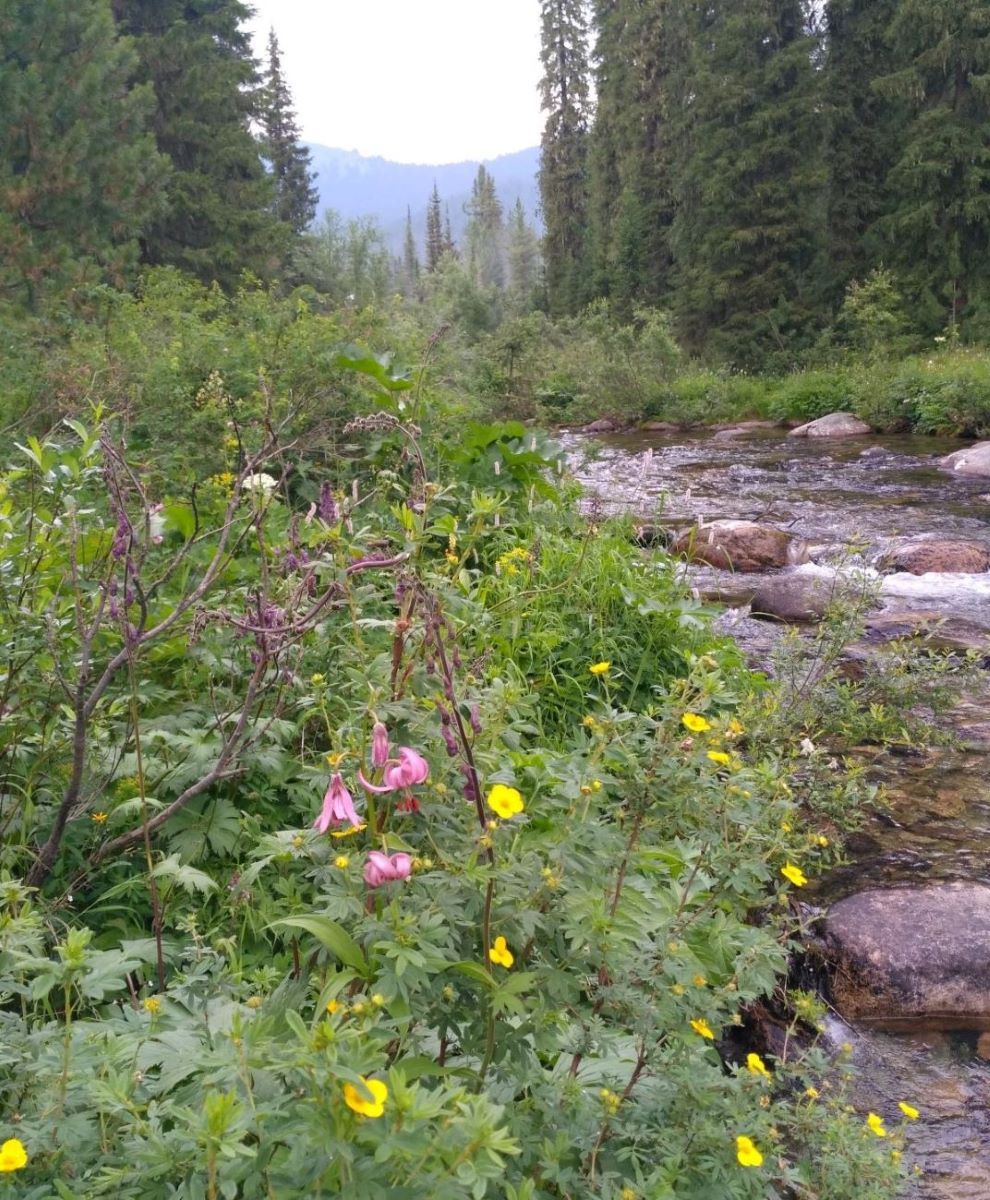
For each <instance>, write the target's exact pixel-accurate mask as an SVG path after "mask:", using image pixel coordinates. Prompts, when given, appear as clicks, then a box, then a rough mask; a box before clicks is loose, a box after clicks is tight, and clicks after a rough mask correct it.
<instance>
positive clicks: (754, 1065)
mask: <svg viewBox="0 0 990 1200" xmlns="http://www.w3.org/2000/svg"><path fill="white" fill-rule="evenodd" d="M746 1070H747V1071H749V1073H750V1075H762V1076H763V1078H764V1079H769V1078H770V1072H769V1071H768V1070H767V1065H766V1063H765V1062H764V1061H763V1059H762V1058H760V1056H759V1055H758V1054H747V1055H746Z"/></svg>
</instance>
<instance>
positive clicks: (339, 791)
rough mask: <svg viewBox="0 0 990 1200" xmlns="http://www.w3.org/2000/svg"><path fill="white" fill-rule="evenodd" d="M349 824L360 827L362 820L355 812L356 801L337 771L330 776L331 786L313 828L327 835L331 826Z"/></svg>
mask: <svg viewBox="0 0 990 1200" xmlns="http://www.w3.org/2000/svg"><path fill="white" fill-rule="evenodd" d="M348 822H349V823H350V824H351V825H360V824H361V818H360V817H359V816H358V815H357V813H356V812H355V810H354V801H353V799H352V798H351V793H350V792H349V791H348V790H347V788H346V786H345V785H344V780H343V777H342V776H341V774H340V772H339V771H335V772H334V773H333V775H331V776H330V784H329V786H328V787H327V793H326V795H325V796H324V797H323V808H322V809H321V810H320V815H319V816H318V817H317V818H316V820H315V821H314V822H313V826H314V828H316V829H318V830H319V831H320V833H326V831H327V830H328V829H329V828H330V826H331V825H343V824H345V823H348Z"/></svg>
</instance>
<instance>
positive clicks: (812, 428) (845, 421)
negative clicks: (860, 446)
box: [787, 412, 873, 438]
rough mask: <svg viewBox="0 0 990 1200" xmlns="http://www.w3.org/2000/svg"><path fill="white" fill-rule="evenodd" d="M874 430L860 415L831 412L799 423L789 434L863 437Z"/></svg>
mask: <svg viewBox="0 0 990 1200" xmlns="http://www.w3.org/2000/svg"><path fill="white" fill-rule="evenodd" d="M872 432H873V430H872V429H871V428H870V427H869V425H867V423H866V422H865V421H861V420H860V419H859V417H857V416H854V414H853V413H847V412H838V413H829V414H828V416H827V417H819V418H818V420H817V421H809V422H808V423H807V424H806V425H799V426H798V427H797V429H792V430H791V432H790V433H789V434H788V435H787V436H788V437H809V438H834V437H862V436H863V435H864V434H866V433H872Z"/></svg>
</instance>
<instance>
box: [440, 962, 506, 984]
mask: <svg viewBox="0 0 990 1200" xmlns="http://www.w3.org/2000/svg"><path fill="white" fill-rule="evenodd" d="M450 970H451V971H459V972H460V973H461V974H462V975H466V976H467V977H468V979H473V980H474V981H475V983H483V984H484V985H485V987H487V988H494V987H496V983H495V980H494V978H493V977H492V976H491V975H490V974H489V973H488V972H487V971H486V970H485V968H484V967H483V966H481V964H480V963H476V962H470V961H465V962H455V963H451V964H450Z"/></svg>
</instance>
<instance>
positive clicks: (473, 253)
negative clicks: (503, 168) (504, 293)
mask: <svg viewBox="0 0 990 1200" xmlns="http://www.w3.org/2000/svg"><path fill="white" fill-rule="evenodd" d="M465 212H466V213H467V217H468V224H467V230H466V232H465V242H466V245H467V268H468V272H469V274H470V275H471V277H472V278H473V280H474V282H475V283H476V284H477V285H478V286H479V287H496V288H502V287H504V286H505V226H504V224H503V221H502V202H501V201H500V200H499V198H498V192H497V191H496V190H495V180H494V179H493V178H492V175H491V173H490V172H489V171H488V170H487V169H486V168H485V166H484V165H483V164H482V165H481V166H479V167H478V174H477V175H476V176H475V179H474V183H473V184H472V187H471V199H470V200H469V201H468V203H467V204H466V205H465Z"/></svg>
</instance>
